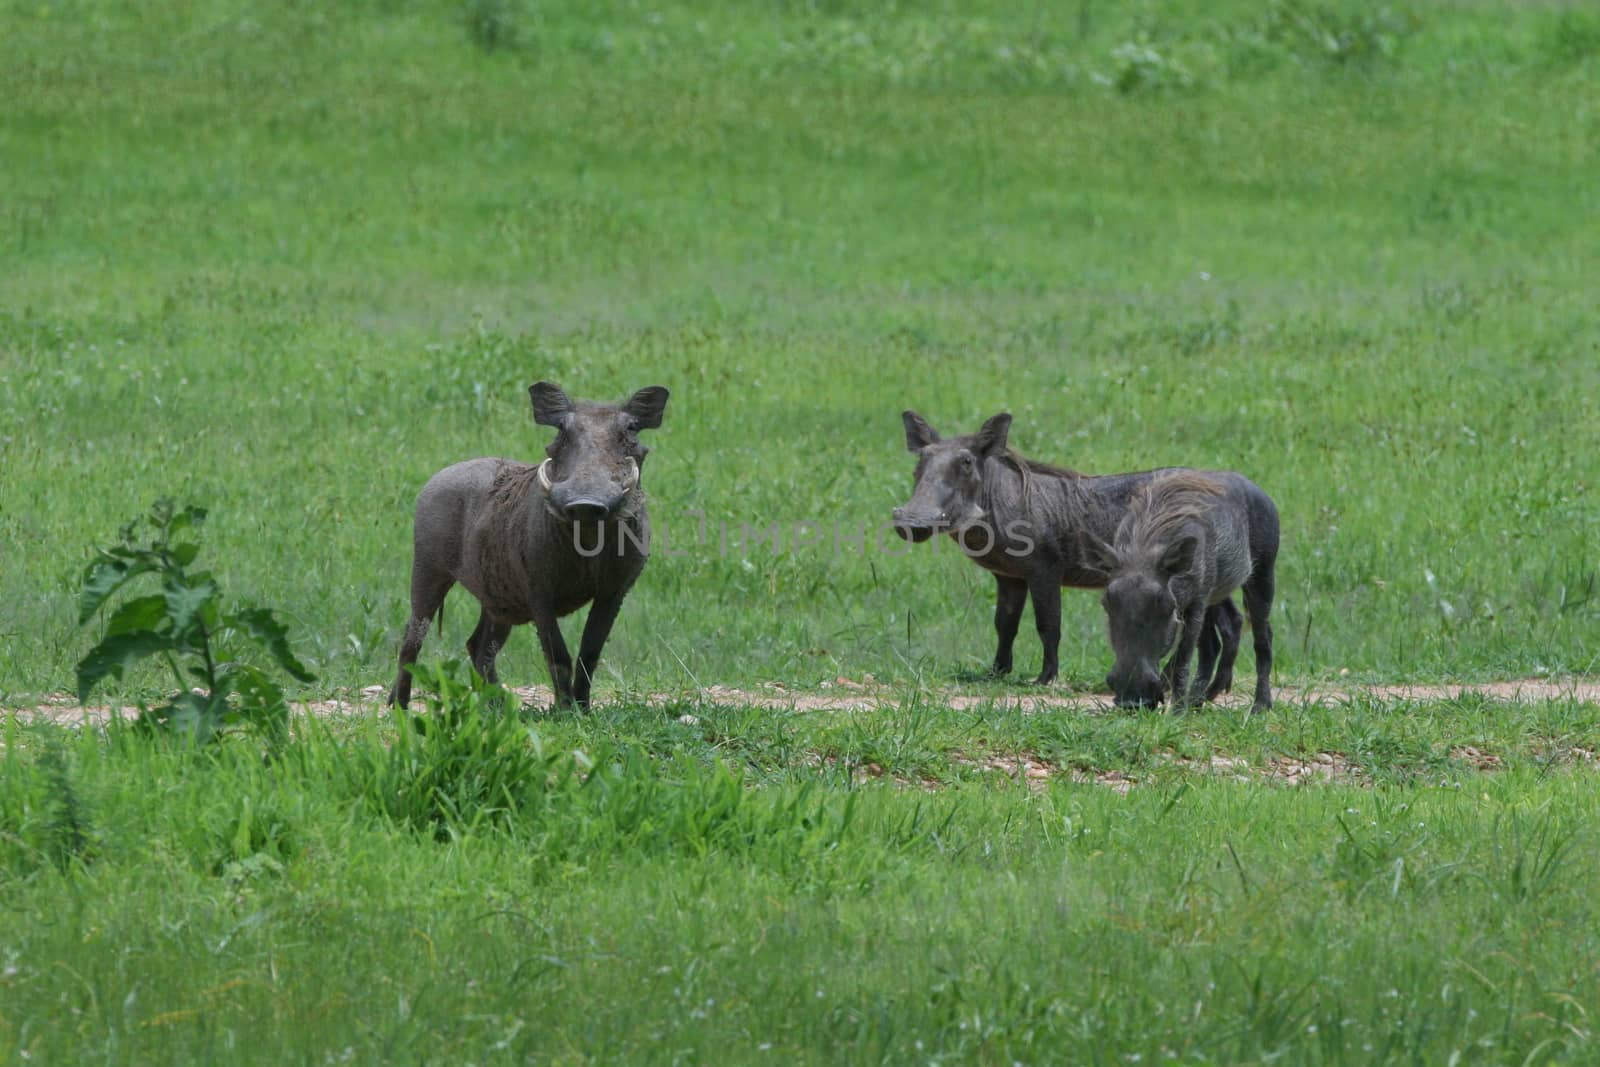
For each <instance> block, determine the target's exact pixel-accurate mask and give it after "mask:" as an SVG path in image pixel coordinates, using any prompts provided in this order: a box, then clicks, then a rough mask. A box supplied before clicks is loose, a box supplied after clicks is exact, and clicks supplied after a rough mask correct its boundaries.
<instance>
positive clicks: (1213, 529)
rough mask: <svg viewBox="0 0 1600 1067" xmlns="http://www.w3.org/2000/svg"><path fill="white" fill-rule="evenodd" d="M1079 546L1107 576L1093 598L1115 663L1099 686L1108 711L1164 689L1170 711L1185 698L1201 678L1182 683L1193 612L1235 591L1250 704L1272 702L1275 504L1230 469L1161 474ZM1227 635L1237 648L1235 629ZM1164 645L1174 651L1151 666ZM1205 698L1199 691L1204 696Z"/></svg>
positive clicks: (1153, 697) (1194, 635)
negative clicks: (1104, 529) (1109, 696)
mask: <svg viewBox="0 0 1600 1067" xmlns="http://www.w3.org/2000/svg"><path fill="white" fill-rule="evenodd" d="M1089 551H1090V555H1091V557H1092V558H1093V562H1094V566H1096V567H1098V568H1099V569H1100V570H1102V571H1104V572H1105V573H1106V575H1107V578H1108V581H1107V584H1106V591H1105V595H1104V597H1103V598H1102V602H1103V603H1104V604H1105V609H1106V618H1107V621H1108V623H1109V627H1110V630H1111V648H1112V651H1113V652H1114V653H1115V654H1116V664H1115V665H1114V666H1113V667H1112V668H1111V673H1110V674H1109V675H1108V676H1107V677H1106V684H1107V685H1109V686H1110V687H1111V691H1112V692H1113V693H1114V694H1115V695H1116V702H1117V706H1118V707H1143V706H1147V705H1152V704H1159V703H1160V702H1161V699H1162V697H1163V696H1165V695H1166V694H1168V693H1170V694H1171V697H1172V704H1173V707H1175V708H1183V707H1186V706H1187V705H1188V704H1190V703H1191V702H1192V701H1193V699H1194V697H1195V695H1196V692H1197V691H1198V690H1199V689H1200V688H1201V686H1203V685H1204V684H1205V680H1204V679H1203V678H1202V679H1201V680H1200V681H1199V683H1198V684H1196V685H1195V686H1193V688H1191V686H1190V681H1189V664H1190V661H1191V660H1192V658H1193V657H1194V654H1195V646H1196V643H1197V641H1198V639H1199V637H1200V635H1201V634H1202V632H1203V631H1202V629H1201V627H1202V620H1203V617H1204V616H1205V613H1206V612H1207V610H1208V609H1210V608H1211V607H1212V606H1214V605H1221V604H1223V603H1227V604H1229V606H1230V608H1231V607H1232V602H1231V600H1229V597H1230V596H1231V595H1232V593H1233V591H1234V590H1235V589H1240V588H1242V589H1243V591H1244V608H1245V611H1246V613H1247V614H1248V615H1249V617H1250V629H1251V631H1252V632H1253V634H1254V638H1255V650H1256V698H1255V704H1254V706H1253V710H1257V711H1259V710H1262V709H1265V708H1270V707H1271V706H1272V682H1271V673H1272V624H1271V623H1270V622H1268V620H1267V616H1268V614H1269V613H1270V612H1271V611H1272V596H1273V586H1274V584H1275V578H1274V568H1275V565H1276V562H1277V558H1278V509H1277V508H1276V507H1275V506H1274V505H1273V503H1272V499H1271V498H1270V497H1269V496H1267V494H1266V493H1264V492H1262V490H1261V488H1260V487H1259V486H1257V485H1256V484H1255V483H1254V482H1252V481H1250V480H1249V479H1248V478H1246V477H1244V475H1242V474H1235V473H1233V472H1232V471H1178V472H1172V473H1167V474H1163V475H1161V476H1160V477H1157V478H1154V479H1152V480H1150V481H1148V482H1146V483H1145V484H1144V485H1143V486H1142V487H1141V488H1140V490H1139V491H1138V493H1136V494H1135V495H1134V498H1133V502H1132V504H1131V505H1130V506H1129V508H1128V513H1127V514H1126V515H1124V516H1123V518H1122V522H1121V523H1120V524H1119V525H1118V526H1117V533H1116V538H1115V540H1114V541H1112V543H1111V544H1109V545H1108V544H1104V543H1102V542H1098V541H1095V542H1091V543H1090V545H1089ZM1234 610H1237V609H1234ZM1233 640H1234V645H1235V647H1237V644H1238V631H1237V629H1235V631H1234V637H1233ZM1174 643H1176V644H1177V650H1176V651H1174V652H1173V653H1172V657H1171V658H1170V659H1168V660H1167V665H1166V668H1165V671H1164V672H1158V671H1157V669H1156V668H1157V665H1158V664H1159V663H1160V661H1161V657H1162V656H1163V655H1165V654H1166V652H1167V650H1168V649H1171V648H1172V647H1173V644H1174ZM1202 670H1203V668H1202ZM1230 674H1231V671H1230ZM1212 688H1213V689H1214V688H1215V683H1212ZM1212 695H1214V694H1213V693H1210V692H1208V693H1206V696H1207V698H1208V699H1209V698H1210V697H1211V696H1212Z"/></svg>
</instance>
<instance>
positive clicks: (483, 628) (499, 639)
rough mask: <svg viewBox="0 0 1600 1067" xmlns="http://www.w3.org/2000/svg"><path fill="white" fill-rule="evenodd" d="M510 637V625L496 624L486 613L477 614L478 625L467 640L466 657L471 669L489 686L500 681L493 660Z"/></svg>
mask: <svg viewBox="0 0 1600 1067" xmlns="http://www.w3.org/2000/svg"><path fill="white" fill-rule="evenodd" d="M510 636H511V626H510V624H508V623H503V622H496V621H495V620H494V619H492V618H490V617H489V613H488V612H487V611H480V612H479V613H478V625H477V626H476V627H474V628H473V631H472V636H471V637H469V638H467V655H468V656H469V657H470V658H471V660H472V669H473V670H475V671H477V672H478V676H479V677H481V678H482V679H483V680H484V681H486V682H489V683H490V684H491V685H492V684H495V683H498V682H499V681H500V678H499V675H498V674H497V673H496V671H495V669H494V660H495V657H496V656H498V655H499V654H500V650H501V649H502V648H505V647H506V638H508V637H510Z"/></svg>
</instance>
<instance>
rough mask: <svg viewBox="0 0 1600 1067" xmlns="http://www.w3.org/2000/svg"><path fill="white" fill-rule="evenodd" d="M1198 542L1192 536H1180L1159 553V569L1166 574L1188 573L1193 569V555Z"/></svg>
mask: <svg viewBox="0 0 1600 1067" xmlns="http://www.w3.org/2000/svg"><path fill="white" fill-rule="evenodd" d="M1199 548H1200V542H1199V540H1198V539H1196V538H1195V537H1194V536H1192V535H1191V536H1189V537H1180V538H1179V539H1178V540H1176V541H1174V542H1172V544H1170V545H1168V546H1167V550H1166V551H1165V552H1163V553H1161V569H1162V570H1164V571H1166V572H1167V573H1168V574H1188V573H1189V572H1190V571H1192V570H1194V555H1195V552H1197V551H1198V550H1199Z"/></svg>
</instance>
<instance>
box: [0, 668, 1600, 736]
mask: <svg viewBox="0 0 1600 1067" xmlns="http://www.w3.org/2000/svg"><path fill="white" fill-rule="evenodd" d="M512 691H513V692H514V693H516V694H517V696H518V697H519V698H520V699H521V700H522V702H523V703H524V704H527V705H531V706H534V707H541V706H548V705H549V704H550V703H551V702H552V700H553V699H554V698H553V695H552V693H551V691H550V689H549V688H548V687H546V686H516V687H513V689H512ZM913 693H914V690H912V689H910V688H908V687H905V686H886V685H879V684H877V683H876V682H873V681H871V680H865V681H855V680H852V679H849V678H842V677H841V678H838V679H835V680H834V681H833V682H824V683H823V685H822V686H821V687H820V688H819V689H815V690H811V689H807V690H791V689H788V688H787V687H785V686H784V685H783V684H782V683H780V682H768V683H765V684H764V685H762V686H760V687H758V688H755V689H737V688H734V687H731V686H722V685H713V686H707V687H704V688H700V689H686V690H683V691H681V692H677V693H666V692H662V693H652V694H650V695H649V697H647V698H646V699H647V700H648V702H649V703H651V704H657V705H667V704H690V705H713V706H723V707H759V708H770V709H773V710H779V711H785V710H787V711H795V712H836V711H874V710H877V709H880V708H892V707H897V706H900V705H903V704H905V703H907V702H908V701H909V700H910V699H912V695H913ZM1464 695H1479V696H1482V697H1484V698H1486V699H1489V700H1495V701H1502V702H1506V703H1524V704H1527V703H1533V702H1536V701H1541V700H1575V701H1578V702H1580V703H1585V704H1600V681H1596V680H1592V679H1579V678H1567V679H1559V680H1554V681H1552V680H1550V679H1543V678H1529V679H1524V680H1521V681H1510V682H1486V683H1483V684H1479V685H1286V686H1280V687H1278V688H1277V689H1276V690H1275V693H1274V696H1275V697H1276V700H1277V702H1278V703H1279V704H1301V705H1306V704H1310V705H1317V704H1338V703H1341V702H1344V701H1348V700H1359V699H1373V700H1381V701H1399V700H1453V699H1456V698H1457V697H1460V696H1464ZM383 697H384V687H383V686H377V685H372V686H367V687H366V688H364V689H362V690H361V691H360V692H358V693H351V694H348V695H346V696H340V697H335V698H333V699H329V700H317V701H308V702H306V703H303V704H297V705H296V707H297V708H298V709H300V710H303V711H306V712H309V713H311V714H313V715H354V714H364V713H371V712H376V711H378V710H379V709H381V708H382V706H383ZM923 698H924V699H925V700H927V701H929V702H933V703H938V704H942V705H945V706H947V707H950V708H953V709H955V710H957V711H967V710H971V709H973V708H981V707H988V706H991V705H993V706H1000V707H1017V708H1021V709H1023V710H1024V711H1035V712H1041V711H1057V710H1059V711H1091V712H1093V711H1109V710H1110V709H1111V700H1110V697H1109V696H1107V695H1106V694H1103V693H1082V692H1071V691H1068V690H1060V689H1046V690H1040V691H1037V692H1033V691H1022V692H1018V691H1016V690H1009V691H995V692H973V691H971V690H962V689H960V688H957V687H946V688H940V689H931V690H925V691H923ZM604 699H605V698H604V696H603V695H602V697H601V700H602V702H603V701H604ZM1219 703H1220V705H1221V706H1222V707H1224V708H1230V709H1235V710H1241V709H1243V708H1246V707H1248V706H1249V704H1250V686H1249V684H1248V683H1246V684H1245V685H1244V686H1243V687H1241V689H1240V690H1236V691H1235V692H1233V693H1231V694H1229V695H1228V696H1226V697H1224V698H1223V699H1222V700H1221V701H1220V702H1219ZM119 710H120V711H121V713H122V714H124V715H131V714H133V713H134V710H135V709H134V708H132V707H122V708H120V709H119ZM111 713H112V709H111V708H109V707H106V706H103V705H100V706H89V707H80V706H78V704H77V702H76V701H74V700H73V699H72V698H71V697H69V696H64V695H63V696H60V697H54V698H50V699H47V700H46V701H45V702H44V703H43V704H40V705H38V706H35V707H31V708H13V709H10V710H0V716H3V715H7V714H9V715H15V716H16V717H17V718H19V719H22V720H28V721H34V720H44V721H50V722H59V723H74V724H76V723H85V722H87V723H98V722H104V721H105V720H106V719H108V718H110V716H111Z"/></svg>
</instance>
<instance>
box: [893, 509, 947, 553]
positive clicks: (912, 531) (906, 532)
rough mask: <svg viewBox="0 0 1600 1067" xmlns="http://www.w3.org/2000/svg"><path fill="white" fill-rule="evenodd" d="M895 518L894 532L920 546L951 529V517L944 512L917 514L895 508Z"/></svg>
mask: <svg viewBox="0 0 1600 1067" xmlns="http://www.w3.org/2000/svg"><path fill="white" fill-rule="evenodd" d="M893 518H894V532H895V533H897V534H899V535H900V536H901V538H903V539H904V540H907V541H911V542H913V543H914V544H919V545H920V544H922V542H924V541H926V540H927V539H928V538H930V537H932V536H933V535H934V534H936V533H938V532H939V531H940V530H948V529H949V528H950V516H948V515H946V514H945V513H944V512H942V511H941V512H938V513H936V514H931V515H930V514H925V513H921V512H915V511H913V510H912V509H911V508H895V509H894V513H893Z"/></svg>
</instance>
